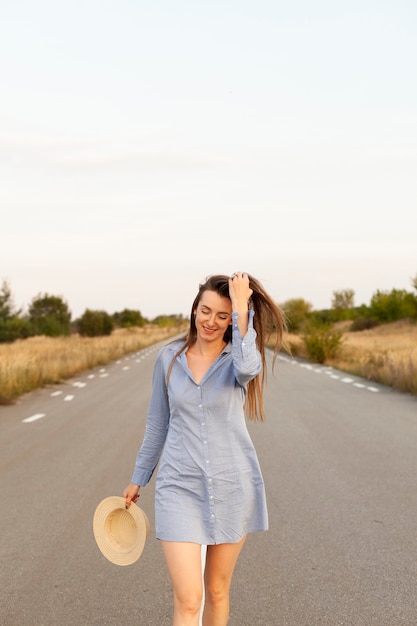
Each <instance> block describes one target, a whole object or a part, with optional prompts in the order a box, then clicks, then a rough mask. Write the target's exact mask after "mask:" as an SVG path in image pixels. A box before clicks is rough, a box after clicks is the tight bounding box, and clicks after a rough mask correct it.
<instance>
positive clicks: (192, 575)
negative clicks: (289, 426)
mask: <svg viewBox="0 0 417 626" xmlns="http://www.w3.org/2000/svg"><path fill="white" fill-rule="evenodd" d="M161 544H162V549H163V552H164V556H165V560H166V563H167V567H168V572H169V575H170V577H171V582H172V588H173V591H174V621H173V623H172V626H198V622H199V617H200V608H201V601H202V598H203V583H202V574H201V546H200V544H198V543H186V542H177V541H161Z"/></svg>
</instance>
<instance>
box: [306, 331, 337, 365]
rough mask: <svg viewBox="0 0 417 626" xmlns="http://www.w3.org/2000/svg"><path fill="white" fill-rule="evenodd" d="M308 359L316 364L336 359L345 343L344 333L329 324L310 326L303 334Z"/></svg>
mask: <svg viewBox="0 0 417 626" xmlns="http://www.w3.org/2000/svg"><path fill="white" fill-rule="evenodd" d="M302 337H303V340H304V344H305V346H306V350H307V354H308V357H309V358H310V359H311V360H312V361H313V362H315V363H325V362H326V361H327V359H331V358H334V357H335V356H336V355H337V353H338V351H339V348H340V346H341V344H342V341H343V333H342V331H340V330H336V329H335V328H334V327H333V326H331V325H329V324H321V325H309V326H308V328H307V329H306V331H305V332H304V334H303V336H302Z"/></svg>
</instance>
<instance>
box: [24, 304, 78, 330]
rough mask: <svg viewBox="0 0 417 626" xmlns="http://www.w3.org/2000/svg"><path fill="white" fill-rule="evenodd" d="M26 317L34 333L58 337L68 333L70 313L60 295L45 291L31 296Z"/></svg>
mask: <svg viewBox="0 0 417 626" xmlns="http://www.w3.org/2000/svg"><path fill="white" fill-rule="evenodd" d="M28 319H29V322H30V325H31V328H32V334H34V335H47V336H48V337H58V336H59V335H69V334H70V328H71V313H70V311H69V308H68V305H67V303H66V302H64V300H63V299H62V298H61V297H60V296H50V295H49V294H47V293H46V294H44V295H43V296H42V295H40V294H39V295H38V296H36V297H35V298H33V300H32V302H31V304H30V306H29V317H28Z"/></svg>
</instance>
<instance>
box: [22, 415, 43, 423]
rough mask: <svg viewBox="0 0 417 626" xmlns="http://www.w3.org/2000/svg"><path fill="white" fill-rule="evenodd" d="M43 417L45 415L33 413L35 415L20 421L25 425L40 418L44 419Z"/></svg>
mask: <svg viewBox="0 0 417 626" xmlns="http://www.w3.org/2000/svg"><path fill="white" fill-rule="evenodd" d="M45 415H46V413H35V415H31V416H30V417H26V418H25V419H24V420H22V422H25V424H29V423H30V422H36V420H40V419H42V417H45Z"/></svg>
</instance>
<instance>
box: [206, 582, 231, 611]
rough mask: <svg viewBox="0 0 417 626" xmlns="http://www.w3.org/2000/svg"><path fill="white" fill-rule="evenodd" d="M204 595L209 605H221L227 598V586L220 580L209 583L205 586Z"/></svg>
mask: <svg viewBox="0 0 417 626" xmlns="http://www.w3.org/2000/svg"><path fill="white" fill-rule="evenodd" d="M206 597H207V600H208V602H209V603H210V604H211V606H213V607H216V606H221V605H222V604H224V603H225V602H228V600H229V586H228V585H227V584H223V583H221V582H218V583H210V584H208V585H207V587H206Z"/></svg>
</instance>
